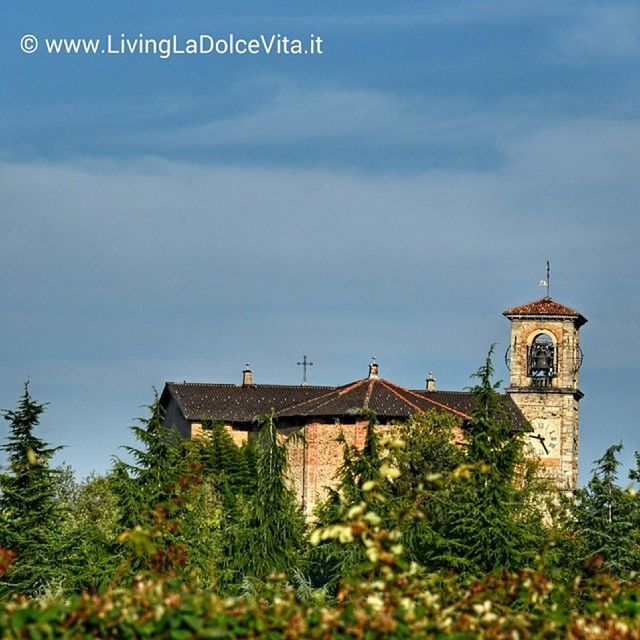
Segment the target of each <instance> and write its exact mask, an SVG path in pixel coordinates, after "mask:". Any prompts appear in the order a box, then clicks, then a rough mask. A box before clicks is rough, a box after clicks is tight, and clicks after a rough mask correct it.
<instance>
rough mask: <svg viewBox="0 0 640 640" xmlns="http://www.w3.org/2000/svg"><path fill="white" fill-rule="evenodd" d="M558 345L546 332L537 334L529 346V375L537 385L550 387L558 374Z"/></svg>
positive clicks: (534, 384)
mask: <svg viewBox="0 0 640 640" xmlns="http://www.w3.org/2000/svg"><path fill="white" fill-rule="evenodd" d="M556 369H557V363H556V347H555V343H554V341H553V340H552V338H551V337H550V336H549V335H548V334H546V333H539V334H537V335H536V336H535V337H534V339H533V340H532V341H531V344H530V345H529V347H527V375H528V376H529V377H530V378H531V381H532V384H533V386H535V387H550V386H551V381H552V380H553V378H554V377H555V376H556Z"/></svg>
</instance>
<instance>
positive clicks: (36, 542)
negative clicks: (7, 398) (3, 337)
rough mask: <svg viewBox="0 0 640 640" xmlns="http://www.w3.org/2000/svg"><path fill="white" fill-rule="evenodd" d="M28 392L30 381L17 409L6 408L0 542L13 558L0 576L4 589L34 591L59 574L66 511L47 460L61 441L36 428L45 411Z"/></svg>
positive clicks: (5, 591) (0, 481) (0, 586)
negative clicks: (39, 434) (42, 434)
mask: <svg viewBox="0 0 640 640" xmlns="http://www.w3.org/2000/svg"><path fill="white" fill-rule="evenodd" d="M44 407H45V405H44V404H38V403H37V402H35V401H34V400H33V398H32V397H31V395H30V394H29V387H28V384H25V387H24V393H23V395H22V397H21V398H20V400H19V402H18V407H17V409H16V410H15V411H6V412H5V413H4V417H5V419H6V420H8V421H9V424H10V427H9V428H10V433H9V436H8V438H7V443H6V444H5V445H3V446H2V449H3V450H4V451H5V452H6V453H7V457H8V463H9V468H8V471H7V472H5V473H3V474H2V475H0V488H1V490H2V493H1V495H0V547H2V549H3V550H4V553H5V554H6V553H9V554H10V555H12V556H13V554H15V559H14V561H13V566H12V568H11V570H10V571H9V572H8V573H6V574H5V575H2V576H0V593H2V594H5V595H6V594H8V593H12V592H17V593H23V594H26V595H36V594H38V593H42V592H43V591H45V590H46V589H48V588H51V587H52V586H54V585H53V584H52V583H54V582H55V580H56V578H57V577H58V576H59V575H60V565H61V564H62V563H63V562H64V558H63V557H61V555H62V551H63V542H62V539H61V536H60V534H59V531H60V523H61V519H62V517H63V516H62V513H61V511H60V508H59V506H58V504H57V501H56V473H57V472H56V470H54V469H51V468H50V467H49V461H50V459H51V457H52V456H53V454H54V453H55V452H56V451H57V450H58V449H59V448H60V447H51V446H50V445H48V444H47V443H45V442H43V441H42V440H41V439H40V438H38V437H37V436H36V435H35V434H34V429H35V428H36V426H37V425H38V423H39V420H40V416H41V414H42V412H43V411H44Z"/></svg>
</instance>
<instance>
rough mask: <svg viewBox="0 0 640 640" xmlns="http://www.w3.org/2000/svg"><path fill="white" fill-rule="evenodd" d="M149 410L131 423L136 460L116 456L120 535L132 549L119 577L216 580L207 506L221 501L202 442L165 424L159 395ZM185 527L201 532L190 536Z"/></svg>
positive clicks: (115, 486) (188, 530)
mask: <svg viewBox="0 0 640 640" xmlns="http://www.w3.org/2000/svg"><path fill="white" fill-rule="evenodd" d="M148 408H149V416H148V417H147V418H141V419H139V421H138V422H139V424H137V425H134V426H133V427H132V430H133V432H134V434H135V436H136V439H137V440H138V441H139V442H141V444H142V447H141V448H136V447H126V449H127V451H128V452H129V453H130V454H131V455H132V457H133V458H134V464H127V463H125V462H123V461H121V460H117V461H116V464H115V465H114V470H113V486H114V491H115V494H116V497H117V502H118V508H119V512H120V517H119V527H120V530H121V532H122V533H121V534H120V536H119V539H120V541H121V542H123V543H124V544H125V547H126V548H127V549H128V550H129V557H128V560H127V562H126V563H124V564H123V565H121V567H120V568H119V576H118V578H119V579H122V578H123V577H125V576H126V575H127V574H128V575H129V576H131V575H132V574H133V573H138V572H141V571H142V572H152V573H158V574H163V575H167V576H174V575H178V574H180V575H182V576H187V575H188V577H189V578H190V579H192V580H197V581H200V582H203V583H205V584H211V582H212V581H213V579H214V578H213V576H212V575H211V569H212V563H211V562H210V558H209V557H208V556H212V555H214V554H215V550H214V549H213V548H211V549H210V553H209V554H207V557H206V558H203V554H202V551H203V546H206V545H207V544H208V543H209V542H210V540H209V539H207V538H209V536H210V535H212V530H213V529H214V528H215V527H213V526H212V519H211V518H212V514H211V513H209V512H208V511H209V509H208V508H209V507H211V511H214V509H216V508H217V501H216V500H215V499H214V497H213V496H212V495H211V492H209V491H207V489H206V488H205V487H204V476H203V470H204V467H203V465H202V463H201V461H200V459H199V452H198V450H197V445H194V443H192V442H190V441H185V440H183V439H182V438H181V436H180V434H179V433H178V432H177V431H176V429H174V428H169V427H166V426H165V424H164V415H163V412H162V408H161V406H160V402H159V399H158V396H157V394H156V395H155V398H154V401H153V402H152V404H151V405H149V407H148ZM215 517H217V514H215V513H214V518H215ZM185 531H187V532H190V533H191V534H193V533H194V532H196V531H197V532H199V533H200V534H202V535H200V536H195V535H194V536H193V538H191V536H190V535H189V533H187V534H186V535H185ZM210 546H212V545H210Z"/></svg>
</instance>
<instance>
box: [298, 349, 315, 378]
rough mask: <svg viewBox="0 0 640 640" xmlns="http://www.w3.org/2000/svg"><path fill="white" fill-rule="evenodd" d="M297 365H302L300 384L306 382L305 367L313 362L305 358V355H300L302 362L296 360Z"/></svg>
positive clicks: (310, 365)
mask: <svg viewBox="0 0 640 640" xmlns="http://www.w3.org/2000/svg"><path fill="white" fill-rule="evenodd" d="M298 366H299V367H302V384H305V385H306V384H307V367H312V366H313V362H309V361H308V360H307V356H302V362H298Z"/></svg>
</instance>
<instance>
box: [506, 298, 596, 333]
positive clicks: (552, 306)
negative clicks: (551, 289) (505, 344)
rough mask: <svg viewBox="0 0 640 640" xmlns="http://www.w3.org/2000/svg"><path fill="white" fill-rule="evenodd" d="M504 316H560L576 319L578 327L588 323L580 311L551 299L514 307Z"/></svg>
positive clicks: (542, 299)
mask: <svg viewBox="0 0 640 640" xmlns="http://www.w3.org/2000/svg"><path fill="white" fill-rule="evenodd" d="M502 315H503V316H506V317H507V318H512V317H518V316H558V317H568V318H575V321H576V323H577V325H578V326H582V325H583V324H585V323H586V322H587V319H586V318H585V317H584V316H583V315H582V314H581V313H580V312H579V311H576V310H575V309H572V308H571V307H567V306H566V305H564V304H561V303H560V302H556V301H555V300H553V299H551V298H541V299H540V300H534V301H533V302H527V303H526V304H521V305H520V306H518V307H513V308H511V309H507V310H506V311H503V313H502Z"/></svg>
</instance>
